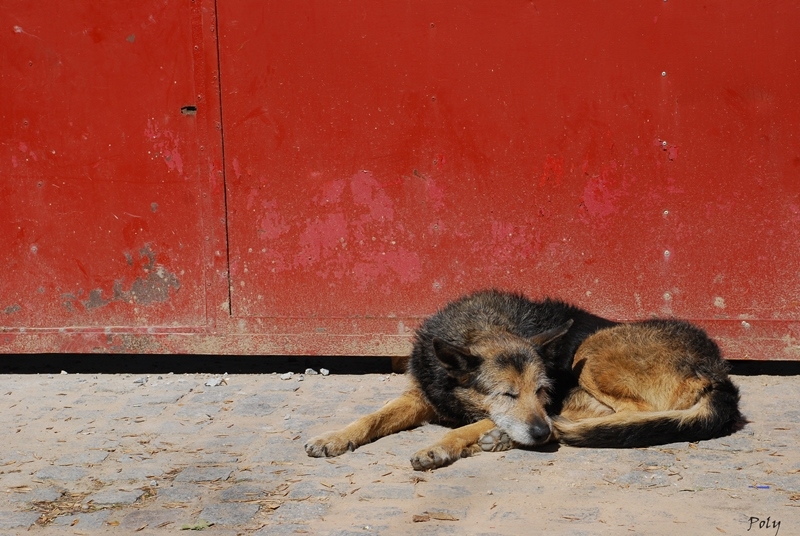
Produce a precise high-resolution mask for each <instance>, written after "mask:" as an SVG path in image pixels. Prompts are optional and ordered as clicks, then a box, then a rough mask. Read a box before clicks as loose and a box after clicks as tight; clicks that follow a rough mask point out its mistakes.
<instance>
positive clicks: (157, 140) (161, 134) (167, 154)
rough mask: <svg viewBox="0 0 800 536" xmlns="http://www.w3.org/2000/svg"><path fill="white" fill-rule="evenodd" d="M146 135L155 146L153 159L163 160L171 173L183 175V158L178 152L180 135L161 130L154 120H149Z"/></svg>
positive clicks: (145, 130)
mask: <svg viewBox="0 0 800 536" xmlns="http://www.w3.org/2000/svg"><path fill="white" fill-rule="evenodd" d="M144 135H145V137H146V138H147V139H148V140H150V142H151V143H152V145H153V154H152V155H151V156H152V158H161V159H162V160H164V163H165V164H166V165H167V168H168V169H169V170H170V171H177V172H178V174H180V175H182V174H183V158H182V157H181V153H180V152H179V151H178V145H179V144H180V138H179V137H178V135H177V134H175V133H174V132H172V131H170V130H166V129H162V128H160V127H159V125H158V124H157V123H156V122H155V120H153V119H148V120H147V128H145V129H144Z"/></svg>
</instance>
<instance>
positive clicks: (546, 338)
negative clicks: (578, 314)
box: [528, 318, 574, 348]
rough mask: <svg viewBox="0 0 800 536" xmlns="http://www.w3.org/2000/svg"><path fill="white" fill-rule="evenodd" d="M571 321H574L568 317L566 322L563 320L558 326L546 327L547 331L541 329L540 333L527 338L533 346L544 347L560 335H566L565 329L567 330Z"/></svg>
mask: <svg viewBox="0 0 800 536" xmlns="http://www.w3.org/2000/svg"><path fill="white" fill-rule="evenodd" d="M573 322H574V321H573V320H572V319H571V318H570V319H569V320H567V321H566V322H564V323H563V324H561V325H560V326H558V327H555V328H553V329H548V330H547V331H543V332H542V333H539V334H537V335H534V336H533V337H531V338H529V339H528V340H529V341H530V342H531V343H533V344H534V345H535V346H538V347H539V348H544V347H545V346H547V345H548V344H550V343H551V342H553V341H555V340H557V339H559V338H560V337H563V336H564V335H566V333H567V331H569V328H570V327H571V326H572V323H573Z"/></svg>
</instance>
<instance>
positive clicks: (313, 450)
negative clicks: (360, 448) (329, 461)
mask: <svg viewBox="0 0 800 536" xmlns="http://www.w3.org/2000/svg"><path fill="white" fill-rule="evenodd" d="M305 449H306V454H308V455H309V456H311V457H312V458H330V457H332V456H339V455H340V454H344V453H345V452H347V451H352V450H355V449H356V445H355V444H354V443H353V442H352V441H351V440H350V439H348V438H347V437H345V436H343V435H342V434H341V433H340V432H329V433H327V434H323V435H320V436H317V437H312V438H311V439H309V440H308V442H307V443H306V444H305Z"/></svg>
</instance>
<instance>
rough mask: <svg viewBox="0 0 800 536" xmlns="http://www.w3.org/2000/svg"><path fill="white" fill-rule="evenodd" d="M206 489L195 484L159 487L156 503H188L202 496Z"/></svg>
mask: <svg viewBox="0 0 800 536" xmlns="http://www.w3.org/2000/svg"><path fill="white" fill-rule="evenodd" d="M205 492H206V489H205V488H204V487H202V486H200V485H195V484H173V485H171V486H167V487H159V488H158V490H157V493H158V501H159V502H165V503H189V502H192V501H195V500H197V499H199V498H200V497H202V496H203V494H204V493H205Z"/></svg>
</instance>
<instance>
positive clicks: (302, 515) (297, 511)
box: [272, 501, 330, 523]
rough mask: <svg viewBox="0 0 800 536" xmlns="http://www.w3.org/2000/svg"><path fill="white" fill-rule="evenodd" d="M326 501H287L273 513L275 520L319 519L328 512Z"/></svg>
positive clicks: (273, 519)
mask: <svg viewBox="0 0 800 536" xmlns="http://www.w3.org/2000/svg"><path fill="white" fill-rule="evenodd" d="M329 507H330V506H329V505H328V504H326V503H319V502H311V501H300V502H285V503H283V504H282V505H281V507H280V508H278V509H277V510H275V512H274V513H273V514H272V521H273V522H280V523H287V522H288V523H298V522H301V523H302V522H305V521H311V520H314V519H319V518H320V517H322V516H324V515H325V514H326V513H327V512H328V508H329Z"/></svg>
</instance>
